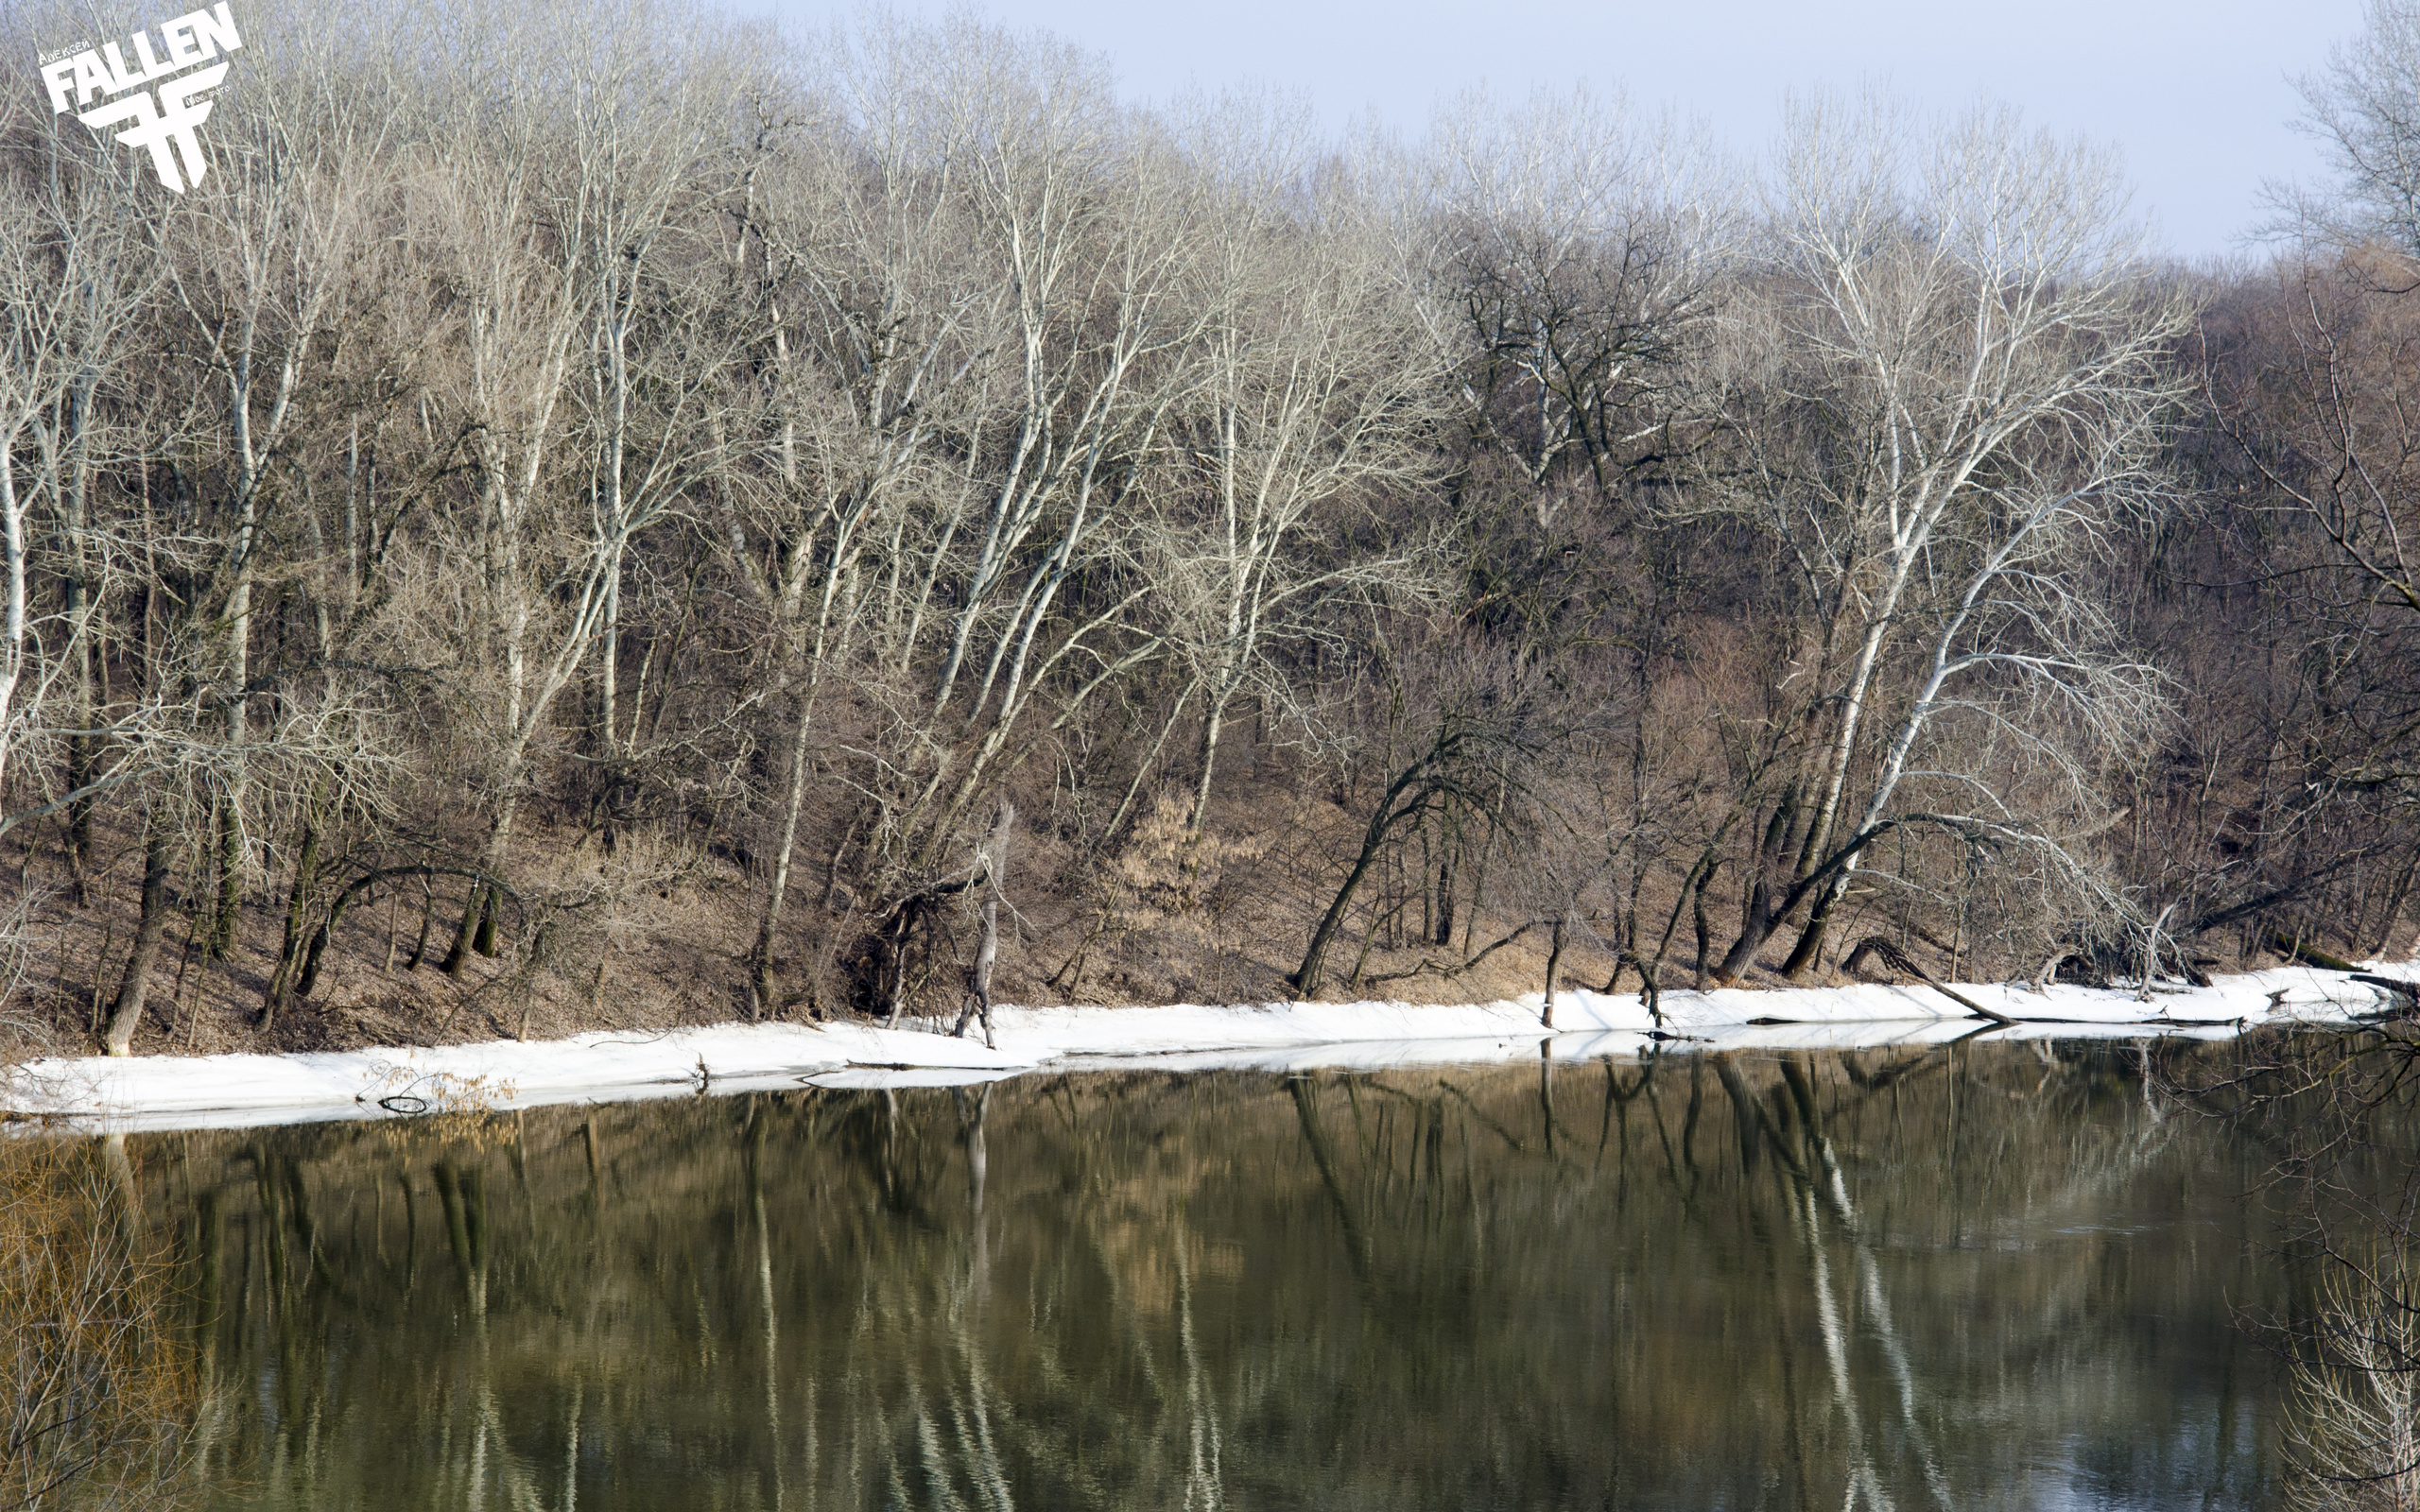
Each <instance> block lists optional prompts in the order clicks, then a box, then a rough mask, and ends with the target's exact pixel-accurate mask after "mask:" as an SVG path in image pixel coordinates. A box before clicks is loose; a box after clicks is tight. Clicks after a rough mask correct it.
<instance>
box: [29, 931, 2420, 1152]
mask: <svg viewBox="0 0 2420 1512" xmlns="http://www.w3.org/2000/svg"><path fill="white" fill-rule="evenodd" d="M2378 970H2380V971H2388V972H2394V973H2397V974H2403V975H2411V974H2415V973H2414V972H2413V971H2412V970H2411V967H2409V966H2405V967H2402V968H2396V967H2381V968H2378ZM1955 990H1956V991H1957V993H1958V994H1959V995H1960V996H1961V997H1962V998H1964V999H1967V1000H1971V1001H1972V1002H1973V1003H1974V1004H1975V1005H1978V1006H1979V1007H1981V1008H1984V1009H1988V1010H1990V1011H1991V1012H1992V1013H1994V1014H1996V1015H1998V1016H2001V1017H2004V1018H2006V1019H2008V1020H2011V1021H2014V1022H2009V1023H2000V1022H1995V1021H1994V1020H1993V1019H1990V1018H1982V1017H1978V1016H1976V1015H1975V1014H1974V1013H1972V1012H1970V1011H1969V1010H1968V1009H1966V1008H1965V1007H1963V1006H1962V1005H1961V1004H1959V1003H1956V1002H1952V1001H1950V1000H1949V999H1948V998H1947V997H1945V995H1943V994H1942V993H1941V992H1939V991H1937V990H1936V989H1934V988H1929V987H1923V986H1916V987H1891V986H1857V987H1839V988H1783V989H1777V990H1749V989H1719V990H1713V991H1707V992H1667V993H1665V994H1664V995H1663V998H1662V1002H1661V1005H1660V1006H1661V1008H1662V1012H1663V1022H1661V1024H1660V1025H1659V1024H1658V1023H1657V1022H1654V1019H1653V1017H1652V1016H1651V1014H1650V1012H1649V1011H1648V1008H1647V1006H1646V1005H1644V1004H1643V1003H1642V1002H1641V1001H1640V999H1639V998H1638V997H1637V996H1636V995H1634V994H1605V993H1599V992H1590V991H1586V990H1572V989H1568V988H1566V989H1564V990H1563V991H1561V992H1559V993H1558V994H1557V995H1556V1001H1555V1009H1554V1023H1553V1026H1552V1028H1550V1029H1549V1028H1547V1027H1546V1026H1545V1025H1543V1024H1542V1023H1541V1022H1540V1019H1541V1010H1542V1006H1543V998H1542V995H1541V994H1537V993H1531V994H1530V995H1528V996H1526V997H1521V998H1516V999H1512V1000H1508V1001H1503V1002H1496V1003H1483V1004H1473V1005H1426V1004H1409V1003H1392V1002H1362V1003H1270V1004H1261V1005H1230V1006H1198V1005H1174V1006H1167V1007H1134V1008H1104V1007H1064V1008H1020V1007H1002V1008H1000V1009H999V1010H997V1013H996V1033H995V1035H994V1046H993V1047H991V1048H987V1047H986V1046H985V1045H984V1044H983V1043H982V1042H981V1041H980V1040H979V1039H972V1038H970V1039H962V1040H961V1039H954V1038H951V1037H950V1036H948V1035H947V1034H944V1033H942V1032H939V1030H938V1029H936V1028H934V1027H932V1026H928V1025H918V1026H910V1027H903V1028H899V1029H883V1028H877V1027H873V1026H872V1025H867V1024H858V1023H831V1024H821V1025H810V1024H791V1023H777V1024H723V1025H717V1026H713V1027H706V1028H697V1029H680V1030H673V1031H668V1032H664V1033H645V1034H641V1033H622V1032H616V1031H613V1030H601V1031H596V1032H593V1033H589V1034H582V1035H578V1036H575V1037H573V1038H571V1039H568V1040H538V1041H530V1042H522V1041H515V1040H490V1041H485V1042H480V1043H475V1044H457V1045H437V1046H421V1047H390V1048H376V1049H370V1050H359V1051H345V1052H330V1053H321V1054H303V1055H282V1056H266V1055H245V1056H200V1057H177V1056H151V1057H130V1058H123V1059H110V1058H105V1057H71V1058H53V1059H44V1060H37V1061H32V1062H29V1063H27V1064H26V1065H23V1066H19V1067H16V1068H13V1069H11V1070H9V1071H7V1072H6V1073H0V1113H6V1114H9V1115H12V1116H13V1117H14V1118H15V1119H17V1120H19V1121H22V1122H21V1124H20V1126H25V1125H26V1124H32V1125H41V1126H49V1127H53V1128H62V1127H63V1128H67V1129H73V1130H77V1131H86V1132H120V1131H128V1132H130V1131H134V1130H139V1129H164V1128H223V1127H233V1126H241V1125H259V1124H286V1123H303V1122H310V1121H315V1120H326V1119H386V1118H396V1117H411V1116H417V1115H419V1114H422V1113H426V1112H435V1111H452V1110H464V1109H492V1110H498V1111H501V1110H508V1109H511V1108H532V1107H539V1106H543V1105H546V1104H554V1103H571V1102H592V1101H593V1102H605V1101H621V1100H628V1099H634V1098H647V1097H665V1096H676V1095H683V1094H691V1093H699V1092H709V1091H711V1092H726V1091H750V1090H761V1089H766V1088H777V1087H788V1086H797V1085H802V1084H804V1085H808V1086H821V1087H884V1086H889V1087H900V1086H937V1085H939V1086H953V1085H968V1084H972V1083H976V1082H981V1081H991V1080H998V1079H1000V1078H1003V1077H1008V1076H1014V1075H1019V1074H1027V1073H1032V1072H1039V1071H1052V1072H1057V1071H1080V1070H1110V1069H1121V1068H1134V1067H1150V1068H1155V1069H1162V1070H1169V1071H1178V1070H1184V1071H1191V1070H1211V1069H1219V1068H1248V1069H1264V1070H1280V1071H1282V1070H1310V1069H1318V1068H1345V1069H1354V1068H1358V1069H1376V1068H1382V1067H1387V1066H1399V1065H1407V1064H1420V1063H1429V1064H1449V1063H1450V1064H1461V1063H1471V1062H1480V1061H1495V1060H1508V1059H1514V1058H1534V1057H1540V1056H1544V1057H1548V1058H1551V1059H1556V1060H1566V1059H1569V1060H1582V1059H1593V1058H1595V1057H1602V1056H1612V1057H1622V1058H1628V1057H1636V1056H1639V1055H1643V1054H1648V1053H1651V1052H1652V1051H1654V1050H1656V1049H1657V1048H1659V1047H1660V1048H1666V1049H1673V1050H1682V1049H1703V1050H1725V1049H1730V1050H1752V1049H1788V1048H1806V1049H1816V1048H1832V1049H1861V1048H1872V1047H1877V1046H1887V1045H1903V1044H1904V1045H1918V1046H1921V1045H1927V1044H1935V1043H1940V1042H1942V1041H1945V1040H1955V1039H1961V1038H1963V1037H1966V1036H1969V1035H1976V1034H1990V1035H1994V1036H1998V1037H2006V1036H2012V1035H2014V1036H2028V1037H2035V1038H2072V1037H2080V1036H2091V1037H2113V1036H2114V1037H2124V1038H2133V1037H2147V1036H2159V1035H2173V1034H2185V1035H2196V1036H2204V1037H2223V1036H2228V1035H2234V1034H2238V1033H2240V1032H2241V1031H2242V1030H2243V1029H2245V1028H2246V1027H2249V1026H2252V1025H2256V1024H2262V1023H2270V1022H2277V1021H2280V1020H2291V1021H2299V1022H2345V1021H2347V1020H2350V1019H2353V1018H2356V1017H2359V1016H2360V1015H2363V1014H2367V1013H2375V1012H2377V1011H2378V1010H2379V1009H2381V1008H2382V1007H2383V1006H2385V1005H2387V1003H2388V1002H2389V995H2388V994H2387V993H2385V992H2383V991H2381V990H2380V989H2378V988H2374V987H2371V986H2368V985H2365V984H2363V983H2360V982H2358V981H2354V980H2352V979H2351V978H2349V977H2347V976H2346V975H2345V974H2344V973H2342V972H2339V971H2319V970H2316V969H2312V968H2308V967H2301V966H2292V967H2283V968H2279V969H2276V970H2273V971H2256V972H2251V973H2248V974H2245V975H2240V976H2227V977H2221V978H2218V979H2217V980H2216V981H2215V982H2214V983H2213V984H2212V985H2211V986H2209V987H2206V988H2166V987H2164V988H2161V989H2160V990H2158V991H2156V992H2153V993H2152V994H2151V995H2150V996H2149V997H2148V998H2146V997H2144V996H2142V995H2141V994H2139V993H2137V992H2135V991H2133V990H2127V989H2100V988H2083V987H2071V986H2065V985H2053V986H2050V987H2048V988H2043V989H2041V990H2038V991H2037V990H2035V989H2033V988H2029V987H2026V986H2022V985H2002V984H1958V985H1956V987H1955Z"/></svg>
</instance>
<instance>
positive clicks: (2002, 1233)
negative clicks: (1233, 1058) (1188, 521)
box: [136, 1044, 2287, 1509]
mask: <svg viewBox="0 0 2420 1512" xmlns="http://www.w3.org/2000/svg"><path fill="white" fill-rule="evenodd" d="M1726 1104H1727V1105H1728V1111H1729V1113H1730V1116H1729V1117H1727V1118H1725V1117H1721V1116H1720V1113H1719V1111H1718V1110H1719V1109H1721V1108H1723V1107H1724V1106H1725V1105H1726ZM136 1143H137V1145H138V1147H139V1150H140V1153H141V1155H142V1158H143V1159H144V1160H147V1161H148V1162H149V1163H150V1164H151V1165H152V1166H153V1167H154V1168H155V1169H156V1172H157V1175H156V1176H155V1177H154V1178H153V1179H152V1180H151V1181H150V1183H149V1185H148V1189H147V1193H146V1195H147V1198H148V1200H149V1205H150V1206H149V1212H150V1217H151V1221H152V1222H153V1224H154V1225H155V1226H157V1227H159V1228H160V1229H162V1230H163V1231H170V1232H174V1233H175V1234H177V1235H178V1236H179V1239H180V1243H181V1244H182V1245H183V1246H184V1248H185V1252H186V1255H187V1259H188V1262H189V1263H190V1266H191V1267H192V1272H193V1274H196V1275H197V1276H199V1275H204V1274H207V1275H210V1276H213V1277H216V1278H217V1279H216V1280H212V1281H210V1282H209V1283H208V1284H207V1285H206V1286H202V1287H200V1288H199V1291H202V1292H208V1293H210V1294H212V1295H213V1296H215V1297H216V1300H215V1301H214V1302H209V1303H206V1304H204V1303H200V1302H199V1300H198V1304H197V1305H198V1306H202V1307H204V1308H205V1311H204V1312H203V1313H202V1314H200V1315H202V1316H203V1317H206V1318H208V1319H211V1320H212V1321H210V1322H208V1323H207V1324H206V1325H205V1326H203V1327H202V1328H201V1329H200V1331H199V1337H200V1339H201V1341H202V1342H201V1346H200V1349H199V1354H198V1360H199V1368H200V1370H201V1371H202V1373H203V1374H204V1376H205V1377H206V1378H207V1380H208V1381H209V1382H210V1383H214V1385H215V1386H216V1388H217V1389H219V1390H221V1391H222V1392H223V1394H224V1396H225V1399H226V1400H227V1403H228V1406H227V1409H226V1411H225V1413H224V1416H223V1420H220V1421H217V1422H216V1423H215V1424H214V1426H213V1427H212V1430H211V1431H210V1432H209V1433H208V1434H207V1435H205V1437H204V1441H203V1442H202V1444H201V1445H200V1452H201V1454H202V1456H203V1459H204V1463H205V1465H206V1468H207V1470H208V1472H209V1474H210V1476H211V1477H212V1484H213V1486H215V1487H216V1488H217V1489H218V1491H219V1493H220V1494H221V1496H222V1499H223V1500H225V1501H227V1502H229V1503H233V1502H236V1501H242V1502H244V1503H248V1504H249V1503H258V1504H261V1505H266V1506H269V1507H320V1506H332V1505H347V1506H361V1507H373V1508H374V1507H387V1506H406V1505H408V1506H413V1507H421V1506H429V1505H441V1506H447V1507H482V1506H499V1507H504V1506H510V1507H540V1508H546V1509H555V1508H563V1509H570V1508H574V1507H578V1508H580V1509H595V1508H602V1507H650V1508H652V1507H662V1506H672V1505H679V1506H698V1507H733V1508H741V1507H790V1506H795V1507H819V1508H820V1507H848V1506H889V1505H899V1506H914V1507H969V1508H985V1509H1007V1508H1012V1507H1026V1508H1063V1507H1104V1508H1107V1507H1120V1508H1123V1507H1153V1508H1157V1507H1201V1508H1207V1507H1222V1506H1235V1507H1252V1508H1256V1509H1257V1508H1267V1507H1294V1506H1299V1507H1318V1508H1357V1507H1368V1508H1389V1509H1397V1508H1416V1507H1448V1506H1450V1507H1467V1506H1520V1507H1562V1506H1569V1507H1583V1506H1585V1507H1595V1506H1607V1505H1611V1506H1622V1507H1631V1506H1647V1507H1654V1506H1671V1507H1714V1506H1725V1507H1731V1506H1737V1507H1750V1506H1773V1507H1793V1508H1794V1507H1801V1506H1809V1507H1811V1506H1819V1505H1820V1506H1824V1507H1835V1506H1841V1505H1844V1504H1845V1505H1848V1506H1871V1507H1876V1508H1880V1507H1893V1508H1916V1507H1950V1506H1956V1507H1960V1508H1967V1507H1995V1506H2006V1507H2033V1506H2041V1505H2046V1504H2063V1502H2065V1503H2072V1504H2081V1505H2109V1506H2139V1507H2167V1506H2178V1507H2182V1506H2187V1505H2190V1506H2195V1507H2202V1506H2210V1507H2250V1506H2258V1505H2264V1504H2268V1503H2272V1502H2273V1500H2274V1493H2275V1491H2276V1490H2277V1466H2278V1461H2279V1453H2278V1450H2277V1442H2278V1440H2277V1434H2276V1429H2275V1426H2274V1423H2275V1417H2276V1414H2275V1409H2274V1405H2273V1398H2274V1396H2275V1391H2276V1387H2275V1382H2274V1379H2273V1371H2272V1369H2271V1368H2270V1366H2269V1364H2268V1362H2267V1360H2266V1357H2265V1356H2264V1355H2263V1354H2262V1353H2261V1352H2260V1351H2259V1349H2257V1348H2256V1345H2255V1344H2254V1343H2253V1342H2252V1341H2251V1340H2249V1339H2247V1338H2246V1337H2245V1336H2244V1335H2243V1334H2242V1332H2240V1331H2239V1330H2238V1329H2237V1328H2236V1327H2234V1319H2235V1315H2236V1310H2237V1309H2238V1308H2241V1307H2245V1306H2262V1305H2268V1304H2270V1303H2273V1302H2274V1301H2276V1300H2277V1299H2278V1298H2280V1297H2283V1296H2284V1295H2285V1294H2286V1290H2287V1282H2286V1280H2285V1277H2284V1274H2283V1273H2282V1272H2281V1271H2280V1270H2279V1269H2278V1266H2277V1263H2276V1261H2275V1259H2274V1256H2273V1252H2272V1250H2271V1249H2270V1247H2269V1246H2267V1245H2266V1244H2265V1243H2264V1230H2263V1227H2262V1219H2261V1218H2260V1217H2259V1215H2258V1213H2257V1211H2256V1206H2255V1205H2254V1204H2251V1203H2248V1202H2247V1201H2246V1200H2245V1197H2246V1194H2247V1193H2248V1192H2249V1191H2251V1190H2252V1188H2253V1186H2254V1177H2255V1176H2256V1173H2257V1171H2258V1170H2259V1169H2260V1168H2261V1160H2262V1158H2261V1156H2260V1155H2259V1154H2258V1152H2257V1151H2256V1150H2254V1149H2253V1148H2252V1147H2251V1146H2250V1145H2248V1144H2247V1143H2244V1142H2243V1141H2241V1140H2239V1139H2238V1138H2237V1137H2236V1136H2235V1135H2233V1134H2231V1133H2230V1132H2229V1130H2228V1128H2227V1126H2225V1125H2221V1124H2220V1123H2217V1122H2214V1121H2204V1120H2197V1119H2194V1118H2190V1117H2180V1116H2176V1115H2175V1114H2173V1113H2172V1112H2171V1111H2170V1109H2169V1107H2168V1105H2167V1104H2166V1103H2165V1102H2164V1100H2163V1099H2162V1098H2161V1097H2160V1096H2159V1095H2158V1094H2157V1093H2156V1092H2149V1093H2147V1091H2146V1086H2145V1082H2144V1079H2143V1076H2142V1074H2141V1065H2140V1057H2138V1055H2137V1054H2136V1053H2135V1051H2133V1050H2132V1049H2131V1048H2128V1047H2123V1046H2119V1047H2114V1048H2111V1047H2098V1048H2097V1047H2092V1046H2087V1045H2082V1044H2079V1045H2076V1046H2072V1047H2062V1048H2060V1049H2058V1050H2056V1051H2053V1050H2050V1049H2048V1048H2040V1049H2037V1048H2035V1047H2030V1046H2025V1045H2016V1046H1988V1045H1983V1044H1970V1045H1962V1046H1956V1047H1947V1048H1937V1049H1933V1050H1927V1051H1913V1050H1910V1051H1904V1052H1877V1053H1873V1054H1869V1055H1864V1056H1858V1055H1837V1054H1814V1055H1808V1054H1796V1055H1789V1056H1785V1057H1754V1056H1735V1057H1664V1058H1661V1059H1656V1060H1650V1061H1647V1062H1644V1063H1635V1062H1633V1063H1612V1062H1602V1063H1584V1064H1573V1063H1556V1062H1552V1061H1549V1060H1544V1059H1542V1060H1541V1062H1540V1064H1539V1065H1538V1066H1537V1067H1536V1068H1535V1069H1530V1068H1527V1067H1521V1066H1517V1065H1516V1066H1506V1067H1488V1068H1448V1069H1443V1070H1439V1069H1423V1070H1405V1071H1395V1072H1388V1073H1383V1074H1357V1075H1343V1074H1332V1073H1320V1074H1306V1075H1296V1076H1280V1075H1273V1074H1245V1073H1219V1074H1200V1075H1191V1076H1175V1075H1159V1074H1095V1075H1087V1076H1062V1077H1029V1078H1024V1079H1020V1080H1016V1081H1011V1082H1006V1083H1001V1084H998V1085H995V1086H993V1087H989V1088H983V1089H969V1090H962V1091H954V1090H949V1089H920V1090H899V1091H816V1090H811V1089H804V1088H803V1089H801V1090H799V1091H794V1092H787V1093H780V1094H762V1093H760V1094H755V1095H751V1096H743V1097H737V1098H730V1099H716V1098H695V1099H689V1100H685V1101H683V1102H679V1103H655V1104H644V1105H628V1106H618V1107H593V1108H579V1109H555V1110H547V1111H543V1112H530V1113H527V1114H525V1115H519V1116H502V1117H490V1118H478V1119H455V1120H447V1119H423V1120H419V1121H415V1122H409V1123H402V1122H398V1123H392V1124H381V1125H322V1126H306V1127H298V1128H291V1129H285V1130H278V1131H274V1132H253V1133H247V1134H243V1135H240V1136H239V1135H193V1136H173V1137H166V1138H162V1139H158V1140H147V1141H137V1142H136Z"/></svg>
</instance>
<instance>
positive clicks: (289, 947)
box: [260, 803, 320, 1029]
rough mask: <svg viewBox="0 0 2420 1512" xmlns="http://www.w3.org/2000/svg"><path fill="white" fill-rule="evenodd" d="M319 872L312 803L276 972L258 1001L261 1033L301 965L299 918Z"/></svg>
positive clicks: (317, 835) (280, 1005)
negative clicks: (259, 1004)
mask: <svg viewBox="0 0 2420 1512" xmlns="http://www.w3.org/2000/svg"><path fill="white" fill-rule="evenodd" d="M319 871H320V816H319V809H318V804H317V803H314V804H313V806H312V813H311V816H310V817H309V818H308V819H306V820H304V821H303V828H302V850H301V851H299V852H298V853H297V854H296V856H295V858H294V886H293V888H292V889H291V890H290V891H289V892H288V893H287V894H286V897H285V937H284V939H283V940H282V941H281V942H280V944H279V946H278V952H277V968H276V970H275V971H271V972H270V973H269V981H268V991H267V992H266V993H264V994H263V995H262V998H261V1022H260V1026H261V1027H262V1028H264V1029H266V1028H268V1026H269V1025H270V1024H272V1023H274V1022H276V1021H277V1014H278V1010H279V1009H280V1008H283V1007H284V1006H285V1002H286V998H287V995H288V994H289V992H291V990H292V988H293V986H294V977H295V973H296V971H298V970H299V969H300V968H301V966H302V951H303V928H302V918H303V914H304V912H305V910H306V909H307V908H308V906H309V904H310V902H311V899H312V895H313V894H314V892H316V891H317V886H316V885H317V883H318V881H319Z"/></svg>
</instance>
